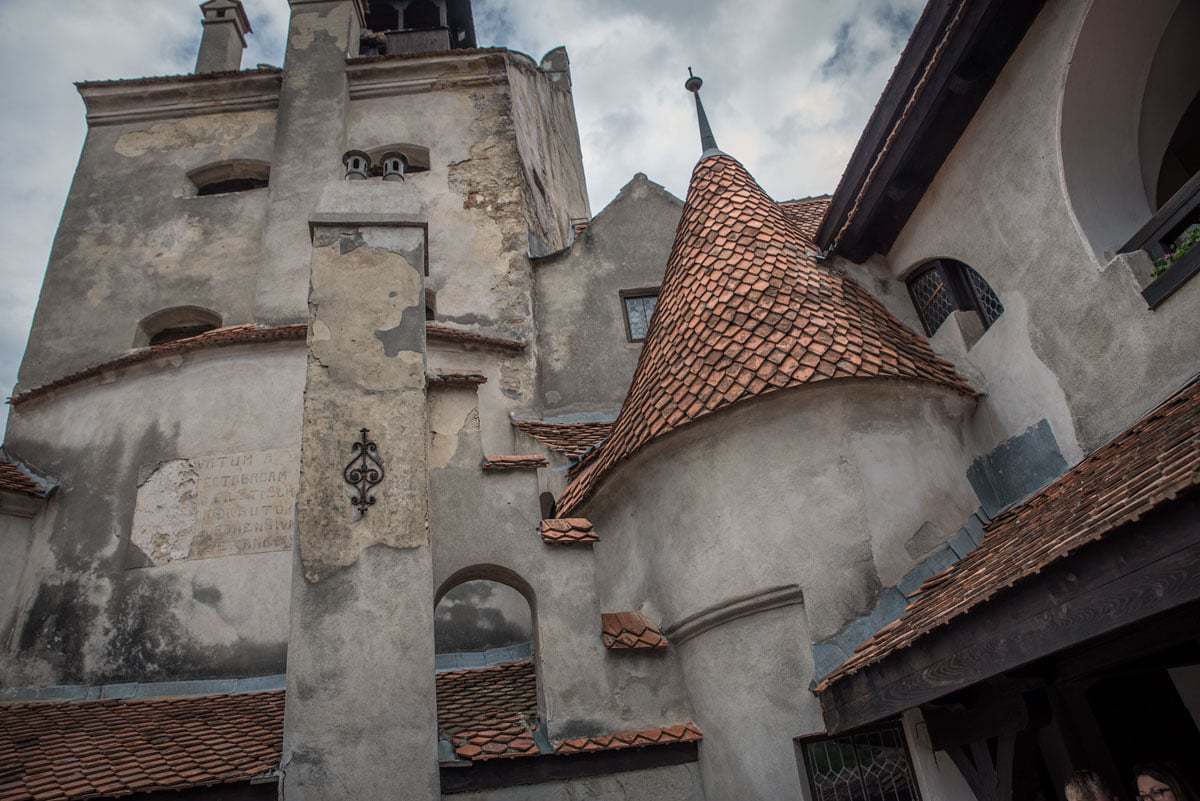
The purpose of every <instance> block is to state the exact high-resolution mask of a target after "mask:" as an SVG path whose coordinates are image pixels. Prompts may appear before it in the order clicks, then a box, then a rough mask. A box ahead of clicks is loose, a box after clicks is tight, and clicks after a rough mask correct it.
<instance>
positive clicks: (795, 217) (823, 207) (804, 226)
mask: <svg viewBox="0 0 1200 801" xmlns="http://www.w3.org/2000/svg"><path fill="white" fill-rule="evenodd" d="M831 199H832V198H831V197H830V196H829V195H819V196H818V197H806V198H801V199H799V200H784V201H782V202H780V204H779V208H780V209H782V210H783V213H784V214H785V215H787V217H788V219H789V220H791V221H792V223H793V224H794V225H795V226H796V228H797V229H799V231H800V235H801V236H803V237H804V238H805V239H807V240H808V241H809V242H815V241H816V238H817V229H818V228H820V227H821V221H822V220H824V219H825V214H826V212H828V211H829V201H830V200H831Z"/></svg>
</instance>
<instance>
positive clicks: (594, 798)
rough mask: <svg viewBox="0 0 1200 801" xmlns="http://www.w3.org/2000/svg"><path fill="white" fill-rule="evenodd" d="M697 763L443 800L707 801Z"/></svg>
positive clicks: (455, 796) (484, 792) (509, 788)
mask: <svg viewBox="0 0 1200 801" xmlns="http://www.w3.org/2000/svg"><path fill="white" fill-rule="evenodd" d="M704 798H705V796H704V790H703V788H702V787H701V785H700V771H699V769H698V767H697V766H696V764H695V763H692V764H690V765H672V766H670V767H665V768H652V769H649V770H634V771H629V772H628V773H618V774H614V775H612V776H596V777H593V778H589V779H575V780H573V781H564V782H553V783H550V784H534V785H526V786H524V787H505V788H503V789H499V790H481V791H479V792H474V793H456V794H454V795H444V796H442V799H443V801H704Z"/></svg>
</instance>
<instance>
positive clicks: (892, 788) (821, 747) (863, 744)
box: [801, 722, 921, 801]
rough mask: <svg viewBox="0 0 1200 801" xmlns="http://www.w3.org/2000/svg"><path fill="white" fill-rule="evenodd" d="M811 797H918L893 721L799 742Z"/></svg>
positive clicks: (909, 800) (892, 800) (916, 800)
mask: <svg viewBox="0 0 1200 801" xmlns="http://www.w3.org/2000/svg"><path fill="white" fill-rule="evenodd" d="M801 750H802V751H803V754H804V766H805V770H806V772H807V774H808V783H809V789H810V791H811V793H812V799H813V801H920V800H921V794H920V792H919V791H918V790H917V780H916V778H915V777H914V776H913V769H912V762H911V761H910V760H909V758H908V747H907V745H906V744H905V742H904V730H903V728H901V726H900V724H899V723H898V722H895V723H888V724H885V725H882V726H876V727H873V728H871V729H866V730H863V731H860V732H856V733H854V734H846V735H843V736H841V737H830V738H827V739H823V740H813V741H809V742H806V743H803V744H802V746H801Z"/></svg>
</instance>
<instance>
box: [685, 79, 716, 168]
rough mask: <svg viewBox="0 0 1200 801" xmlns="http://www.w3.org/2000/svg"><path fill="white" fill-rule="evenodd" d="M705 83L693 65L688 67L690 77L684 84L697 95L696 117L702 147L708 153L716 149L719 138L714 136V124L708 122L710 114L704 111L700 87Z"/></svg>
mask: <svg viewBox="0 0 1200 801" xmlns="http://www.w3.org/2000/svg"><path fill="white" fill-rule="evenodd" d="M703 85H704V81H703V79H701V78H700V76H698V75H696V74H694V73H693V72H692V68H691V67H688V79H687V82H686V83H685V84H684V85H683V86H684V88H685V89H687V90H688V91H689V92H691V93H692V94H694V95H695V96H696V117H697V118H698V119H699V120H700V148H701V149H702V150H703V151H704V152H705V153H708V152H709V151H710V150H713V151H715V150H718V148H717V138H716V137H715V136H713V132H712V126H710V125H709V124H708V115H707V114H705V113H704V104H703V103H701V102H700V87H701V86H703Z"/></svg>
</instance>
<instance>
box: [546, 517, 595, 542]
mask: <svg viewBox="0 0 1200 801" xmlns="http://www.w3.org/2000/svg"><path fill="white" fill-rule="evenodd" d="M538 529H539V531H541V534H542V541H543V542H545V543H546V544H548V545H589V544H591V543H593V542H599V541H600V536H599V535H598V534H596V530H595V529H594V528H593V527H592V521H591V520H588V519H586V518H582V517H565V518H555V519H553V520H543V521H542V522H541V523H540V524H539V525H538Z"/></svg>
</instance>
